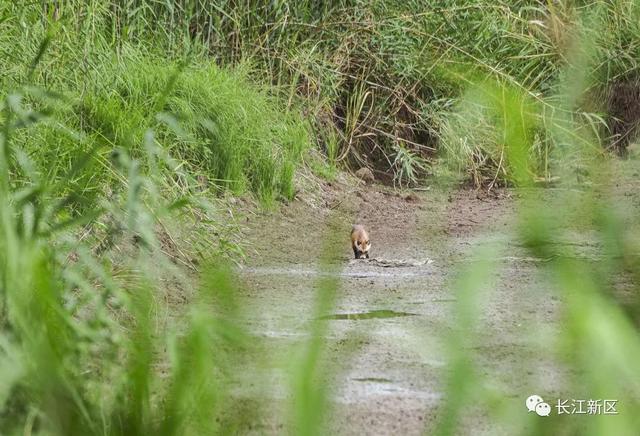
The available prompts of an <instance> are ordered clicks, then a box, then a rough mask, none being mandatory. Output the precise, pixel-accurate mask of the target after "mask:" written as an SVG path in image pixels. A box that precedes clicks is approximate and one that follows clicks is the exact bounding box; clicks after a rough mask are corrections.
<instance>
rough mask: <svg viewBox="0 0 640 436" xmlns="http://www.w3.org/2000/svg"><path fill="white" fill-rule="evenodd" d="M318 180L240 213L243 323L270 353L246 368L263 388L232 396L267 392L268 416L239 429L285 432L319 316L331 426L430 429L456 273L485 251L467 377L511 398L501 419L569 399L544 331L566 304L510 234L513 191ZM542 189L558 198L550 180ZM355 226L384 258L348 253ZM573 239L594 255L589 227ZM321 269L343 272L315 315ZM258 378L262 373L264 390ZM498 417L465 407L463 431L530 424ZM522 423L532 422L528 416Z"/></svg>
mask: <svg viewBox="0 0 640 436" xmlns="http://www.w3.org/2000/svg"><path fill="white" fill-rule="evenodd" d="M314 183H315V184H316V185H315V188H314V189H312V190H310V192H313V193H312V194H304V195H299V196H298V198H297V199H296V201H294V202H292V203H290V204H288V205H286V206H282V207H281V209H279V210H278V211H274V212H255V211H253V212H249V213H247V214H246V218H245V219H244V224H243V225H245V226H246V227H245V230H244V241H245V243H247V244H248V246H249V249H248V257H247V261H246V264H245V265H244V266H243V268H242V269H240V276H241V278H242V281H243V284H244V289H245V297H246V299H245V300H246V302H247V303H246V304H247V313H250V314H251V321H250V323H249V324H250V326H249V328H250V330H251V331H252V332H253V333H254V334H255V335H257V336H259V337H261V338H263V339H264V341H265V344H266V347H265V350H266V351H265V354H264V356H261V358H260V359H259V360H260V361H259V362H253V363H251V364H250V369H249V370H248V372H251V373H253V374H255V376H256V384H255V385H254V384H253V383H247V382H246V380H245V381H244V382H242V383H239V387H238V391H237V395H240V396H246V397H247V398H251V397H255V396H259V397H263V398H267V399H268V401H266V405H265V406H262V407H266V410H262V411H261V413H260V414H259V415H260V418H256V421H255V422H252V423H250V424H248V427H247V429H244V430H251V431H252V432H254V433H256V434H278V433H280V432H282V430H283V429H285V428H286V426H287V419H288V416H287V413H286V410H289V409H288V407H289V405H290V404H289V401H290V398H289V385H290V380H291V374H290V371H291V370H290V363H291V362H293V361H296V359H297V358H298V357H297V356H299V355H300V353H303V352H304V347H305V344H306V343H307V342H308V341H309V337H310V331H311V328H312V327H311V326H312V325H313V323H314V320H317V319H318V317H319V316H322V317H323V320H322V321H321V322H322V323H324V324H323V326H324V327H323V328H322V329H321V330H320V332H321V335H322V338H323V339H324V340H325V341H326V342H325V344H326V348H325V349H323V351H324V352H323V356H324V357H325V358H326V359H325V360H323V361H322V362H323V365H328V366H330V367H331V368H332V369H331V371H330V372H331V375H330V376H326V380H324V382H326V384H327V386H328V389H329V397H330V400H331V410H330V412H329V416H330V418H329V419H328V422H329V424H328V425H329V426H330V432H331V433H337V434H354V435H365V434H371V435H374V434H376V435H377V434H407V435H414V434H424V433H425V432H426V433H429V432H430V431H432V430H433V429H434V428H435V426H436V425H437V420H438V417H439V416H440V413H441V412H442V410H443V407H444V402H443V397H444V394H445V392H446V389H447V380H448V378H447V377H448V376H449V375H450V368H448V364H447V362H448V361H449V360H448V359H449V357H450V356H451V355H450V352H452V350H451V347H450V345H451V344H450V338H451V335H453V334H455V332H456V331H457V327H458V324H459V321H458V320H457V318H456V313H457V310H458V308H457V307H456V304H457V303H458V300H459V295H458V292H459V289H458V288H457V286H458V285H457V282H456V277H457V275H458V272H459V271H461V270H464V269H466V268H473V265H474V262H478V259H474V257H473V256H475V255H477V254H474V253H478V252H480V253H481V255H482V256H485V257H486V256H488V257H490V258H491V259H490V260H491V261H492V262H494V264H495V267H496V268H495V270H492V272H491V274H490V277H489V278H490V279H489V280H488V281H487V283H485V284H481V286H480V287H481V288H482V289H483V292H482V293H481V295H478V296H477V298H476V300H475V301H476V304H474V307H475V308H476V309H477V311H478V321H477V324H476V325H475V326H474V327H473V328H472V333H470V334H471V335H472V336H470V337H469V338H468V340H466V341H463V342H462V343H461V344H462V345H460V346H461V347H464V348H465V350H464V351H465V352H466V353H468V354H469V356H471V357H472V360H473V366H474V368H475V369H474V373H473V377H475V378H477V382H478V384H479V385H482V386H483V387H484V388H485V389H487V390H488V391H495V392H499V395H500V396H501V399H502V400H503V401H504V402H503V403H502V404H503V406H501V407H503V410H500V411H498V412H497V414H498V415H509V414H516V415H518V414H525V415H526V409H525V408H524V400H525V399H526V397H528V396H529V395H531V394H533V393H538V394H542V393H544V395H548V396H550V397H554V398H559V397H562V395H563V394H566V392H565V391H564V389H565V386H566V383H567V380H569V378H570V376H571V370H570V368H567V367H566V366H562V365H561V364H560V363H559V362H556V361H554V357H553V353H552V352H551V351H550V350H546V349H545V347H546V346H547V345H546V344H547V343H548V341H545V338H548V337H549V335H553V334H554V332H557V331H558V329H560V328H561V325H562V323H561V322H560V321H559V320H560V319H561V316H562V313H561V302H560V301H559V300H558V297H556V296H555V295H553V294H552V293H551V292H550V291H549V290H548V281H547V280H548V279H547V277H546V275H545V274H544V273H542V272H541V261H540V259H534V258H531V257H529V255H528V254H527V252H526V250H525V249H524V248H523V245H522V243H520V242H519V241H518V238H517V237H515V236H514V234H515V229H514V225H515V224H514V223H515V222H517V220H515V216H516V209H517V206H518V202H519V196H518V195H517V194H516V193H514V192H512V191H509V190H503V191H498V192H493V193H491V195H487V194H485V193H482V192H480V193H478V192H476V191H473V190H468V189H457V190H454V191H447V190H444V189H439V188H432V189H428V190H423V191H417V192H416V191H414V192H408V191H396V190H394V189H391V188H389V187H385V186H382V185H377V184H373V185H365V184H363V183H358V182H355V181H354V180H353V179H348V178H347V179H341V180H337V181H335V182H332V183H329V182H319V181H314ZM540 195H542V196H548V197H549V198H550V199H549V206H550V207H554V206H553V205H554V203H553V202H554V197H555V194H554V190H553V189H548V190H544V191H541V192H540ZM576 195H581V194H580V192H578V193H577V194H576ZM352 223H361V224H364V225H366V226H367V228H368V229H369V232H370V237H371V240H372V251H371V256H372V257H373V258H375V259H377V261H373V262H372V261H369V262H367V261H365V260H358V261H356V260H354V259H352V257H353V254H352V252H351V249H350V243H349V236H348V235H349V231H350V228H351V224H352ZM327 241H336V242H335V243H334V244H333V245H332V244H331V243H330V242H327ZM572 244H573V245H574V246H578V248H579V250H582V252H584V253H586V254H587V255H589V253H592V252H594V251H596V250H597V246H596V244H595V243H594V242H592V241H590V240H589V237H588V235H586V236H585V235H581V236H580V238H579V242H572ZM336 247H337V248H336ZM494 247H495V248H494ZM323 253H324V258H325V262H324V263H323V262H321V261H320V259H321V258H322V256H323ZM327 253H328V254H327ZM388 262H391V263H392V265H391V266H387V265H385V263H388ZM394 262H396V264H393V263H394ZM323 265H324V266H323ZM322 277H334V278H337V282H338V289H337V292H336V294H335V300H334V301H333V302H332V305H331V306H330V308H329V309H325V310H324V311H323V312H322V313H320V314H319V313H317V311H316V305H315V302H316V299H317V295H318V287H319V286H321V284H322V283H323V281H322V280H321V278H322ZM454 352H455V350H454ZM257 380H262V381H263V382H264V380H267V381H268V382H267V386H264V383H263V384H262V385H261V384H260V383H259V382H258V381H257ZM247 386H252V387H247ZM505 397H506V398H505ZM260 404H265V402H264V401H263V402H260ZM505 404H506V405H505ZM494 412H496V411H494ZM517 417H518V418H520V416H517ZM494 420H495V415H488V414H487V411H486V409H483V408H473V407H471V408H468V409H467V410H466V411H465V414H464V415H463V416H462V422H463V424H462V428H461V429H460V431H461V433H473V434H515V433H516V432H518V431H519V430H523V429H522V428H520V429H517V428H513V427H509V425H508V424H504V422H508V420H502V421H503V424H501V425H499V426H498V425H497V424H496V423H495V422H494ZM516 421H517V422H518V424H516V425H518V426H522V425H524V426H525V427H526V426H531V425H536V424H535V421H534V417H532V416H529V417H527V418H524V421H523V420H521V419H517V420H516Z"/></svg>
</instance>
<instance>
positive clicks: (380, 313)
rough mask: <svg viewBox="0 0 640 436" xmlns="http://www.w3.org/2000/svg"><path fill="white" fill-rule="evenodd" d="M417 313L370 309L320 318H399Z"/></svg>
mask: <svg viewBox="0 0 640 436" xmlns="http://www.w3.org/2000/svg"><path fill="white" fill-rule="evenodd" d="M415 315H417V313H410V312H396V311H395V310H387V309H382V310H370V311H369V312H356V313H336V314H334V315H326V316H321V317H320V318H319V319H354V320H358V319H372V318H399V317H402V316H415Z"/></svg>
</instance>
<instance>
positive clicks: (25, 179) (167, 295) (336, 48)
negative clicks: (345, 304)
mask: <svg viewBox="0 0 640 436" xmlns="http://www.w3.org/2000/svg"><path fill="white" fill-rule="evenodd" d="M638 14H640V10H639V7H638V5H637V4H636V2H632V1H619V2H605V1H598V0H594V1H591V2H550V3H548V4H546V5H541V3H540V2H538V1H530V2H529V1H524V2H518V3H517V4H513V3H512V2H497V3H495V2H494V3H491V4H489V3H487V2H486V1H481V0H477V1H473V2H462V1H454V0H451V1H449V0H448V1H443V2H439V3H438V5H437V6H436V7H429V8H426V7H425V4H424V3H423V2H418V1H403V2H396V1H391V0H385V1H383V0H378V1H374V2H361V1H357V0H356V1H346V0H344V1H333V2H327V3H323V4H322V5H320V4H319V3H317V2H308V1H303V2H296V3H295V4H294V3H288V2H267V3H264V2H254V1H249V0H246V1H240V2H237V1H236V2H225V1H222V2H204V1H195V2H155V1H145V0H137V1H134V2H124V1H116V0H112V1H89V2H80V1H75V0H72V1H69V2H54V1H47V2H42V3H40V2H35V3H28V4H23V3H21V2H8V1H4V2H0V53H1V54H2V57H3V59H5V60H6V62H5V66H4V68H3V70H2V71H0V89H1V90H2V92H1V93H0V97H1V103H0V235H1V237H0V298H1V305H0V310H1V312H0V327H1V329H0V347H1V349H2V352H1V353H0V375H1V376H0V431H1V432H2V433H3V434H54V435H57V434H59V435H63V434H64V435H66V434H102V435H120V434H134V435H135V434H139V435H143V434H165V435H174V434H175V435H178V434H206V433H224V432H234V431H242V430H243V429H245V428H246V425H247V423H249V422H252V421H255V420H256V419H259V418H260V417H259V415H260V413H262V411H261V409H260V408H261V407H263V406H265V405H264V404H261V403H260V400H257V399H241V398H238V396H237V395H234V393H233V386H234V383H237V380H238V377H239V375H241V374H239V373H240V372H241V371H242V369H243V368H244V367H245V366H244V365H245V364H246V363H247V361H249V360H250V359H254V358H255V356H256V355H260V353H261V352H262V351H263V350H262V349H261V346H262V344H260V343H259V341H257V340H256V339H255V337H253V336H252V334H251V333H250V332H249V331H247V329H246V327H245V326H246V323H245V321H246V318H247V315H246V314H245V313H244V312H243V310H242V305H241V304H240V302H239V298H238V295H240V294H241V291H242V289H241V285H239V284H238V283H237V282H236V281H235V280H234V278H233V275H232V274H231V273H230V272H229V270H228V268H227V267H226V266H225V265H227V263H228V262H229V258H231V259H237V258H238V257H240V256H241V255H242V251H241V249H240V248H239V247H238V245H237V244H236V243H234V232H235V228H233V223H230V222H228V220H227V218H225V216H226V215H224V211H221V210H220V204H219V202H218V201H217V200H216V198H217V196H220V195H221V194H224V193H227V192H229V193H231V194H234V195H238V194H242V193H245V192H250V193H252V194H253V195H255V196H257V197H258V198H259V199H260V200H262V202H263V203H264V204H267V205H269V204H273V203H274V202H275V201H276V200H278V199H292V198H293V197H294V195H295V186H294V175H295V172H296V169H297V168H298V166H299V165H300V164H301V162H302V161H303V159H304V157H305V153H306V151H307V150H308V149H309V148H311V147H312V146H311V143H312V141H316V142H317V148H318V149H319V150H320V151H321V152H322V153H324V155H325V157H326V161H324V160H322V159H317V156H315V155H311V156H312V158H311V160H309V162H310V164H309V165H310V166H312V169H314V170H315V171H316V172H317V173H319V174H323V175H324V176H325V177H327V178H330V177H334V175H335V173H336V171H337V168H344V167H354V168H355V167H358V166H363V165H364V166H375V167H379V168H382V169H384V170H389V171H392V172H393V174H394V175H395V181H396V183H397V184H399V185H401V186H404V185H406V184H417V183H420V181H421V179H422V178H423V177H424V175H425V174H427V173H429V172H430V169H429V168H427V165H428V164H429V163H434V162H436V161H437V160H438V159H442V160H443V161H444V162H445V163H446V164H447V165H448V166H449V169H451V168H453V170H454V171H455V172H458V173H462V174H465V177H466V178H470V179H471V180H473V181H474V182H475V184H476V185H484V186H488V187H493V186H496V185H499V184H509V185H512V186H514V187H515V188H516V189H521V188H522V189H521V190H520V191H518V192H519V194H520V195H521V196H522V198H523V201H522V203H521V208H520V210H519V217H518V219H519V223H520V226H519V235H518V237H519V239H520V240H521V241H522V243H523V244H524V245H525V246H526V247H527V249H528V250H529V252H530V254H531V256H532V257H538V258H543V259H550V260H549V261H548V262H547V263H546V264H545V265H546V266H545V271H546V273H547V274H549V277H551V284H552V291H553V292H554V293H555V295H556V296H558V297H559V298H560V299H561V300H562V301H563V302H564V306H563V307H564V309H565V310H564V313H563V316H564V318H563V321H562V325H563V326H564V327H565V329H564V331H563V332H562V334H561V335H560V336H559V337H557V338H552V340H549V341H547V342H545V343H544V347H543V349H544V350H547V349H550V348H553V349H556V350H557V353H556V354H557V356H558V358H559V359H561V360H563V361H565V362H570V363H571V364H572V365H574V369H575V374H576V375H575V380H571V383H572V386H573V387H574V388H575V389H578V388H579V389H580V390H579V392H582V391H585V392H588V393H589V394H591V395H598V396H602V397H605V396H607V395H608V394H609V393H610V392H614V393H616V394H618V393H620V397H619V400H620V402H621V404H625V408H626V409H625V414H624V415H622V414H621V416H620V419H618V420H607V419H606V418H607V417H597V418H596V419H595V420H594V423H595V425H594V427H592V430H589V431H590V432H592V433H593V434H627V433H628V434H633V433H634V432H635V430H636V429H637V428H638V422H637V418H636V416H637V414H635V413H634V411H635V410H637V407H638V398H639V397H640V389H639V387H638V384H637V380H636V379H637V377H635V364H636V362H637V361H638V359H639V356H640V344H639V342H638V332H637V323H638V319H640V315H639V312H638V305H637V303H634V304H629V303H624V302H621V301H619V300H618V299H617V298H616V296H615V294H614V293H612V292H610V291H611V289H612V288H613V287H614V285H615V283H614V278H615V277H618V276H622V277H624V279H625V280H626V281H627V284H628V285H629V287H630V288H631V290H632V295H633V299H634V300H637V291H638V289H637V283H638V277H637V273H636V271H638V270H639V268H638V265H637V263H638V258H637V253H638V247H637V232H638V229H637V226H635V225H634V221H633V217H629V216H624V214H623V213H621V212H620V211H619V210H618V209H616V208H615V207H614V206H618V205H622V206H623V207H622V209H623V211H624V212H625V213H631V212H633V211H634V210H635V209H634V208H633V205H629V204H627V203H625V202H620V201H619V200H618V199H617V197H615V196H611V197H609V195H610V194H611V193H612V192H613V191H614V186H613V185H614V180H615V175H614V174H611V173H610V172H609V170H608V165H609V163H610V161H608V159H609V158H608V157H607V156H606V155H604V154H603V153H602V151H601V150H602V144H603V143H606V141H607V136H608V134H609V132H608V131H607V124H608V123H609V122H610V120H608V119H607V114H606V113H605V112H606V109H607V108H606V107H603V105H602V104H595V105H593V104H592V103H593V102H591V103H589V102H587V103H585V99H587V100H588V99H589V96H592V95H594V94H593V93H595V94H596V95H597V94H598V93H605V94H606V91H607V89H608V87H610V86H612V85H613V84H615V83H616V81H618V80H620V79H625V80H626V79H628V78H629V77H632V78H633V77H635V76H637V74H638V65H637V59H638V56H637V55H638V53H637V52H638V46H639V45H638V43H637V41H638V40H639V38H638V37H639V36H640V32H639V30H638V29H639V28H638V23H639V22H640V21H639V20H638V19H637V18H638ZM596 103H599V102H598V101H596ZM313 167H315V168H313ZM577 169H580V171H581V172H584V173H586V174H591V175H594V176H593V177H592V178H591V179H592V180H590V182H591V184H586V185H585V186H583V185H581V184H580V183H578V182H575V183H574V182H573V181H574V180H575V179H576V178H575V172H576V170H577ZM438 171H440V170H438ZM553 176H559V177H560V182H559V183H560V184H561V185H562V187H565V188H569V189H577V188H580V189H585V191H586V196H581V197H580V199H578V197H577V196H576V197H575V198H574V197H572V196H567V197H566V198H564V197H563V198H562V201H563V203H562V204H561V205H559V206H558V207H554V208H550V207H548V205H547V204H544V203H540V202H538V200H536V198H534V197H533V196H532V197H529V196H528V195H527V193H528V192H530V190H529V188H531V187H532V186H533V185H534V183H535V182H536V181H537V180H540V179H541V180H544V181H550V180H552V179H553ZM567 192H570V191H567ZM585 197H586V199H585ZM580 201H583V203H580ZM569 205H573V206H575V207H572V208H569V207H568V206H569ZM573 210H580V211H581V214H578V213H575V214H573V213H572V212H571V211H573ZM557 222H561V223H564V222H578V223H581V224H580V225H581V226H583V227H582V228H581V230H583V231H589V232H592V233H593V234H595V235H597V238H598V240H599V242H600V243H601V246H602V247H603V249H602V251H603V252H602V255H603V258H604V260H603V261H602V262H600V263H597V264H596V265H594V264H593V262H590V261H589V260H587V259H582V258H580V257H579V255H578V254H579V253H573V252H571V251H570V250H568V251H564V252H557V251H556V248H555V247H556V245H554V244H553V242H554V241H555V240H559V239H561V237H562V236H565V235H563V232H565V231H566V232H569V230H567V229H563V228H561V229H557V228H555V227H554V226H553V225H552V224H553V223H557ZM212 235H213V236H214V237H212ZM327 253H328V256H329V255H330V254H331V253H332V252H331V247H327ZM476 266H477V268H472V269H470V270H468V271H463V272H461V274H460V276H459V279H458V282H456V283H455V285H454V287H455V288H456V289H459V290H460V294H459V296H458V303H457V309H456V311H457V316H458V317H459V319H460V322H459V324H458V327H457V329H455V331H454V332H453V333H452V335H451V337H449V338H448V339H450V341H449V343H450V345H451V349H450V356H449V357H450V363H451V371H450V372H449V380H448V384H447V391H446V395H445V402H444V407H443V409H442V413H441V414H440V415H439V417H438V422H437V423H436V425H435V428H434V431H435V432H436V433H437V434H453V433H455V432H456V430H458V429H459V428H460V425H461V420H462V419H463V412H464V411H465V408H467V407H468V406H469V405H470V404H474V405H475V406H477V407H479V408H481V409H486V411H487V415H486V416H489V417H490V418H491V419H493V420H494V422H497V423H500V424H502V425H505V426H509V428H513V429H514V433H521V434H535V433H536V432H538V431H542V430H543V428H542V427H540V426H539V425H538V424H537V423H535V424H531V421H530V419H529V417H525V418H522V419H520V418H514V416H520V415H513V414H512V415H509V413H510V412H511V409H510V407H511V406H510V403H508V402H506V401H505V400H504V396H502V393H501V392H499V391H496V390H495V389H493V388H492V387H491V386H490V383H485V382H487V380H484V379H483V378H482V376H481V375H480V374H478V373H477V372H474V355H473V353H472V352H470V351H469V348H470V347H469V345H471V344H472V343H473V337H472V336H469V334H470V333H472V332H473V331H474V329H475V328H476V325H477V319H478V315H479V314H478V312H477V311H478V307H477V306H478V305H477V304H476V300H475V299H476V298H479V297H478V296H479V295H480V293H481V292H482V291H483V287H482V284H483V283H484V280H485V278H486V277H490V275H491V273H492V272H494V270H493V267H494V266H493V265H491V264H485V263H478V264H476ZM167 283H170V284H171V285H168V284H167ZM337 286H338V284H337V283H336V282H335V281H331V280H327V281H326V282H322V283H321V284H320V286H319V288H320V290H321V291H320V292H319V295H318V304H317V308H316V311H317V314H318V315H319V314H321V313H322V312H323V311H328V308H329V307H330V306H331V304H332V303H333V302H334V298H335V292H336V290H337ZM192 289H196V291H193V290H192ZM172 298H173V299H181V300H184V301H188V302H189V303H188V304H182V305H176V304H172V303H171V301H172V300H171V299H172ZM173 301H175V300H173ZM325 328H326V326H325V325H324V324H322V323H314V324H313V325H312V326H310V327H309V333H310V334H309V340H308V341H303V344H302V347H301V350H300V353H298V354H296V355H295V357H293V358H292V363H291V365H292V368H293V369H292V370H291V373H292V374H293V375H292V377H291V380H289V391H288V392H289V393H290V395H291V397H292V402H291V405H290V410H288V412H289V416H290V420H289V422H288V428H287V429H288V430H289V431H290V432H292V433H297V434H314V433H316V434H321V433H322V432H323V431H324V429H326V427H325V426H326V424H327V421H329V420H330V419H331V413H332V411H331V408H330V406H329V401H328V395H329V388H328V386H326V382H327V379H330V378H331V376H332V375H335V371H336V368H331V367H329V366H327V363H326V359H325V358H326V354H327V349H326V347H325V344H324V341H323V337H324V335H325V333H326V331H325V330H324V329H325ZM552 346H555V348H554V347H552ZM472 375H473V376H472ZM256 403H257V404H256ZM549 426H550V427H545V428H544V430H545V431H549V430H550V429H551V430H554V431H556V432H557V433H578V432H581V431H583V430H584V429H583V427H582V426H581V425H580V424H579V423H576V422H574V421H566V420H565V421H562V420H552V421H550V424H549ZM523 429H524V430H523Z"/></svg>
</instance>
